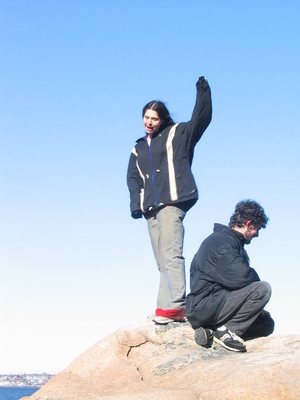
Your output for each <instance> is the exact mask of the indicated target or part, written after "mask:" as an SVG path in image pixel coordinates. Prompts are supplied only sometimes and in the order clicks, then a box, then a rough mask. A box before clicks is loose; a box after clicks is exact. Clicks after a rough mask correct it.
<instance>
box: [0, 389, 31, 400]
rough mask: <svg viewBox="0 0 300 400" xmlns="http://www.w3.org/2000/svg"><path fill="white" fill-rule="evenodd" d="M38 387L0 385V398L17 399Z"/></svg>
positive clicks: (0, 399) (6, 399)
mask: <svg viewBox="0 0 300 400" xmlns="http://www.w3.org/2000/svg"><path fill="white" fill-rule="evenodd" d="M38 389H39V388H38V387H33V386H31V387H15V386H9V387H7V386H2V387H0V400H19V399H21V398H22V397H25V396H31V395H32V394H33V393H35V392H36V391H37V390H38Z"/></svg>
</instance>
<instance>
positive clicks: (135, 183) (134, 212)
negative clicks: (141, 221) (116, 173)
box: [127, 147, 143, 219]
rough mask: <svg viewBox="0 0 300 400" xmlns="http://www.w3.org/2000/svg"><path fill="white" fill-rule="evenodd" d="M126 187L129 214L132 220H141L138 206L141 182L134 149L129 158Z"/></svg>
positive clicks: (139, 206) (140, 211)
mask: <svg viewBox="0 0 300 400" xmlns="http://www.w3.org/2000/svg"><path fill="white" fill-rule="evenodd" d="M127 186H128V189H129V193H130V212H131V216H132V218H135V219H136V218H142V210H141V205H140V193H141V190H142V188H143V180H142V178H141V176H140V174H139V171H138V168H137V154H136V151H135V147H134V148H133V150H132V153H131V155H130V158H129V164H128V169H127Z"/></svg>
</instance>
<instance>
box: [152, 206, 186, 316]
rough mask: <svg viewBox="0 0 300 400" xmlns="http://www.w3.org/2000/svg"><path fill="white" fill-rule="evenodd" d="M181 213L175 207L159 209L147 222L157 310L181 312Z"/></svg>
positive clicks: (182, 268)
mask: <svg viewBox="0 0 300 400" xmlns="http://www.w3.org/2000/svg"><path fill="white" fill-rule="evenodd" d="M184 217H185V212H184V211H182V210H181V209H180V208H178V207H174V206H167V207H164V208H162V209H161V210H160V211H158V213H157V214H156V216H154V217H151V218H149V219H148V230H149V234H150V239H151V244H152V248H153V252H154V256H155V260H156V263H157V266H158V270H159V271H160V285H159V291H158V297H157V308H161V309H163V310H169V309H179V310H180V309H184V308H185V263H184V257H183V255H182V252H183V239H184V227H183V219H184Z"/></svg>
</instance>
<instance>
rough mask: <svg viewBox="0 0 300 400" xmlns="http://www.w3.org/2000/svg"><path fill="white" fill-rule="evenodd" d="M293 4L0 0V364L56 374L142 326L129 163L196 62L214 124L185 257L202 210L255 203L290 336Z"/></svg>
mask: <svg viewBox="0 0 300 400" xmlns="http://www.w3.org/2000/svg"><path fill="white" fill-rule="evenodd" d="M299 18H300V4H299V2H298V1H292V0H286V1H281V0H278V1H276V0H275V1H271V0H266V1H258V0H253V1H251V2H250V1H248V2H240V1H230V0H229V1H227V2H223V1H221V0H217V1H210V2H209V1H200V0H198V1H196V0H189V1H185V2H182V1H178V0H175V1H174V0H163V1H161V0H160V1H158V0H154V1H152V2H143V1H140V0H135V1H127V2H123V1H118V0H111V1H110V2H107V1H100V0H99V1H96V0H85V1H74V0H73V1H67V0H62V1H57V0H51V1H50V0H45V1H37V0H26V1H21V0H13V1H11V0H0V182H1V185H0V224H1V229H0V268H1V280H0V300H1V307H0V315H1V319H0V320H1V329H0V373H18V372H27V373H29V372H43V371H46V372H49V373H57V372H59V371H60V370H62V369H63V368H65V367H66V366H68V365H69V363H70V362H71V361H72V360H73V359H74V358H75V357H77V356H78V355H79V354H80V353H81V352H83V351H84V350H85V349H87V348H88V347H89V346H91V345H93V344H94V343H96V342H97V341H98V340H100V339H101V338H102V337H103V336H104V335H106V334H107V333H109V332H112V331H114V330H116V329H118V328H121V327H124V326H130V325H134V324H136V323H140V322H142V321H145V320H146V318H147V315H149V314H151V313H152V312H153V311H154V309H155V305H156V304H155V303H156V295H157V287H158V279H159V275H158V272H157V270H156V266H155V262H154V258H153V255H152V250H151V246H150V242H149V238H148V233H147V227H146V223H145V220H138V221H135V220H132V219H131V217H130V212H129V195H128V190H127V186H126V170H127V163H128V159H129V155H130V152H131V149H132V147H133V145H134V143H135V140H136V139H137V138H138V137H140V136H142V135H143V134H144V130H143V125H142V120H141V109H142V107H143V106H144V105H145V104H146V103H147V102H148V101H150V100H152V99H159V100H162V101H164V102H166V104H167V106H168V108H169V110H170V111H171V114H172V116H173V119H174V120H176V121H177V122H180V121H186V120H188V119H189V118H190V116H191V113H192V110H193V106H194V101H195V93H196V90H195V83H196V81H197V79H198V77H199V76H201V75H204V76H205V77H206V78H207V80H208V81H209V83H210V86H211V90H212V96H213V119H212V122H211V124H210V126H209V128H208V129H207V131H206V132H205V134H204V136H203V138H202V139H201V141H200V142H199V144H198V146H197V148H196V151H195V156H194V162H193V172H194V176H195V178H196V181H197V185H198V189H199V201H198V203H197V204H196V205H195V207H194V208H193V209H192V210H191V211H190V212H189V213H188V214H187V217H186V219H185V229H186V235H185V251H184V253H185V258H186V270H187V278H188V275H189V265H190V262H191V260H192V257H193V255H194V253H195V252H196V251H197V249H198V247H199V245H200V243H201V241H202V240H203V239H204V238H205V237H206V236H207V235H209V234H210V233H211V232H212V228H213V224H214V222H220V223H224V224H227V223H228V221H229V217H230V215H231V214H232V212H233V209H234V206H235V204H236V203H237V202H238V201H239V200H241V199H245V198H252V199H255V200H257V201H259V202H260V203H261V204H262V206H263V207H264V208H265V211H266V213H267V215H268V216H269V218H270V222H269V224H268V226H267V228H266V229H265V230H262V232H261V234H260V237H259V238H258V239H255V240H254V241H253V242H252V244H251V245H250V246H248V247H247V251H248V253H249V256H250V259H251V265H252V266H253V267H254V268H255V269H256V270H257V271H258V273H259V275H260V277H261V279H263V280H266V281H268V282H269V283H270V284H271V286H272V288H273V295H272V298H271V301H270V303H269V304H268V306H267V309H268V310H269V311H270V312H271V314H272V315H273V317H274V319H275V321H276V331H275V334H294V333H296V334H298V333H299V329H300V322H299V318H298V317H297V316H298V314H299V312H298V309H299V290H298V282H299V277H300V273H299V258H298V257H297V252H298V237H297V236H298V230H299V228H298V219H299V194H300V193H299V176H300V163H299V142H300V140H299V133H300V117H299V104H300V101H299V100H300V74H299V70H300V68H299V67H300V62H299V61H300V56H299V54H300V48H299V47H300V46H299V37H300V36H299V34H300V28H299Z"/></svg>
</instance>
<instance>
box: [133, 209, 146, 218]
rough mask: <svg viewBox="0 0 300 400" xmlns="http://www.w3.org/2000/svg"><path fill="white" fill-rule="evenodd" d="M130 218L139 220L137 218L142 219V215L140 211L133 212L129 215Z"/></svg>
mask: <svg viewBox="0 0 300 400" xmlns="http://www.w3.org/2000/svg"><path fill="white" fill-rule="evenodd" d="M131 216H132V218H134V219H139V218H142V216H143V213H142V211H141V210H135V211H133V213H132V214H131Z"/></svg>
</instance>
